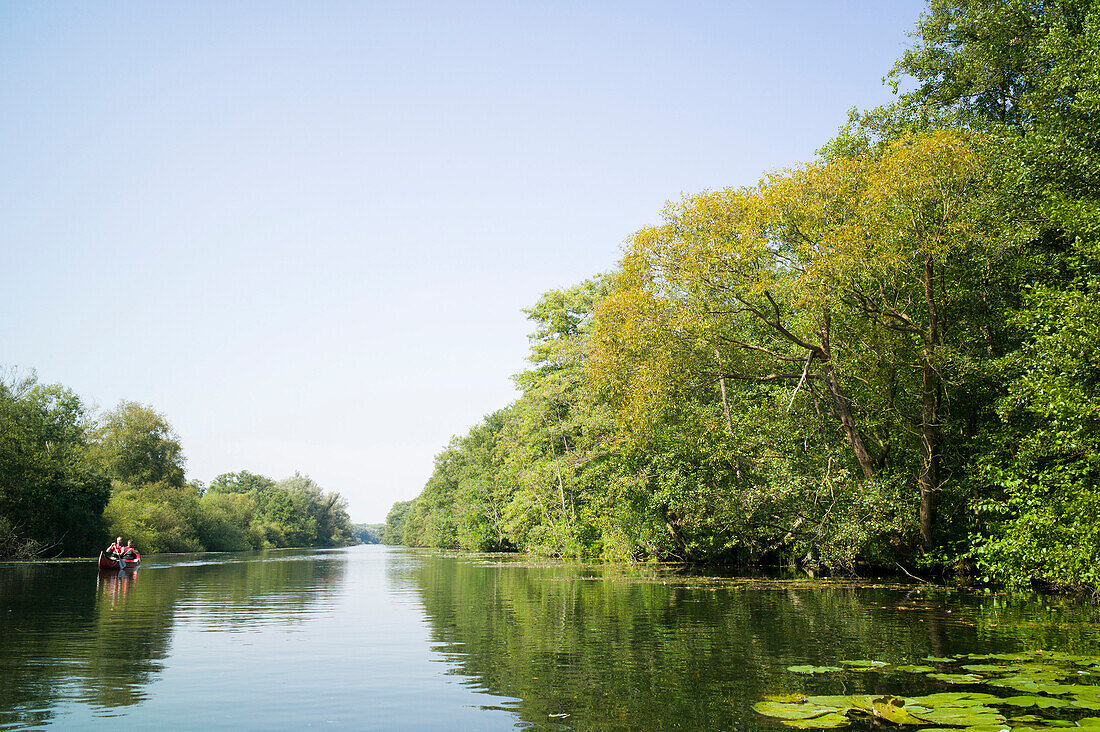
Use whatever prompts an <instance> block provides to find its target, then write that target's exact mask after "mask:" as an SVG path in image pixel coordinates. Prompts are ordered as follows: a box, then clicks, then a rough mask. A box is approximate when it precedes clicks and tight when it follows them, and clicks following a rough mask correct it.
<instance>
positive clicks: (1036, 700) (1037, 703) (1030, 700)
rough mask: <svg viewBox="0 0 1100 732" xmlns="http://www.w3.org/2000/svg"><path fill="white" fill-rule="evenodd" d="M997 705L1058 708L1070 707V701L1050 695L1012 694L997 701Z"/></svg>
mask: <svg viewBox="0 0 1100 732" xmlns="http://www.w3.org/2000/svg"><path fill="white" fill-rule="evenodd" d="M995 704H996V705H997V706H1001V705H1002V704H1008V705H1011V706H1014V707H1038V708H1039V709H1058V708H1061V707H1068V706H1069V702H1067V701H1062V700H1061V699H1052V698H1050V697H1049V696H1010V697H1007V698H1005V699H1001V700H1000V701H998V702H995Z"/></svg>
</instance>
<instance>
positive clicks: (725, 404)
mask: <svg viewBox="0 0 1100 732" xmlns="http://www.w3.org/2000/svg"><path fill="white" fill-rule="evenodd" d="M714 358H715V360H716V361H718V388H719V389H721V391H722V411H723V412H725V414H726V429H728V430H729V432H730V434H731V435H732V434H733V419H732V418H731V417H730V403H729V400H728V399H726V374H725V373H724V372H723V371H722V354H721V352H720V351H719V350H718V346H715V347H714ZM740 472H741V471H738V473H740ZM737 477H738V478H740V477H741V476H740V475H738V476H737Z"/></svg>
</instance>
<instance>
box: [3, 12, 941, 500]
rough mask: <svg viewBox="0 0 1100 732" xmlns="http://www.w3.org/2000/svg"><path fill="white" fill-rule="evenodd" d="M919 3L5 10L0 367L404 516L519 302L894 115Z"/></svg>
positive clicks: (500, 378) (485, 395)
mask: <svg viewBox="0 0 1100 732" xmlns="http://www.w3.org/2000/svg"><path fill="white" fill-rule="evenodd" d="M922 8H923V3H920V2H913V1H910V0H873V1H872V0H865V1H862V2H856V1H850V2H849V1H843V2H842V1H840V0H837V1H836V2H826V1H824V0H819V1H811V0H805V1H804V2H793V1H787V2H782V1H780V2H772V3H758V2H752V3H750V2H685V3H655V2H654V3H650V2H602V3H601V2H586V3H581V2H384V3H383V2H354V3H352V2H349V3H341V2H321V3H306V2H299V3H281V2H186V3H174V4H170V3H162V2H123V3H110V4H98V3H75V2H74V3H63V2H55V3H18V2H10V1H3V0H0V107H2V108H3V110H4V114H2V115H0V248H2V255H3V256H2V259H0V314H2V317H0V365H3V366H6V367H17V368H20V369H32V368H33V369H36V370H37V371H38V374H39V377H40V379H41V380H42V381H45V382H50V383H52V382H60V383H63V384H65V385H67V386H69V387H71V388H73V389H74V390H76V391H77V392H78V393H79V394H81V395H82V396H83V397H84V398H85V399H86V400H87V401H88V402H89V403H91V404H95V405H99V406H100V407H102V408H110V407H112V406H114V405H115V404H116V403H117V402H118V401H119V400H120V399H130V400H136V401H140V402H143V403H146V404H151V405H153V406H154V407H155V408H157V409H158V410H159V411H161V412H162V413H164V414H165V415H166V416H167V418H168V419H169V421H170V422H171V423H172V424H173V425H174V426H175V428H176V430H177V432H178V433H179V435H180V437H181V441H182V443H183V446H184V451H185V454H186V456H187V460H188V463H187V471H188V476H189V477H191V478H198V479H201V480H204V481H209V480H210V479H211V478H213V477H214V476H216V475H218V474H220V473H223V472H230V471H237V470H242V469H247V470H251V471H253V472H260V473H264V474H267V475H271V476H273V477H276V478H280V477H285V476H286V475H289V474H291V473H293V472H294V471H295V470H299V471H301V472H303V473H306V474H309V475H311V476H312V477H313V478H314V479H315V480H317V481H318V482H319V483H320V484H321V485H322V486H323V487H324V488H326V489H329V490H338V491H340V492H341V493H343V494H344V495H345V496H346V497H347V498H348V499H349V502H350V509H351V514H352V517H353V518H355V519H356V520H361V521H381V520H383V519H384V518H385V514H386V512H387V510H388V509H389V507H390V505H391V504H392V503H393V502H394V501H395V500H407V499H409V498H412V497H413V496H415V495H416V494H417V493H418V492H419V490H420V488H421V487H422V485H423V483H424V481H425V480H426V479H427V478H428V476H429V475H430V474H431V469H432V457H433V455H434V454H435V453H437V452H438V451H439V450H440V449H442V447H443V446H444V445H445V444H446V443H447V441H448V440H449V438H450V436H451V435H453V434H457V433H463V432H465V431H466V430H467V429H468V428H469V427H470V426H471V425H473V424H474V423H476V422H477V421H478V420H479V419H480V418H481V416H482V415H484V414H486V413H488V412H490V411H493V410H495V409H498V408H500V407H502V406H504V405H506V404H507V403H508V402H510V401H511V400H513V399H514V398H515V397H516V393H515V392H514V390H513V386H512V382H511V379H510V375H511V374H513V373H515V372H517V371H519V370H521V369H523V368H524V357H525V355H526V351H527V342H526V337H525V336H526V334H527V333H528V332H529V330H530V327H529V323H527V322H526V320H525V317H524V315H523V313H522V311H521V309H522V308H524V307H527V306H529V305H531V304H533V303H534V302H535V301H536V300H537V299H538V297H539V295H540V294H541V293H542V292H544V291H546V290H549V289H553V288H559V287H566V286H569V285H571V284H573V283H576V282H579V281H581V280H583V279H586V278H587V277H590V276H591V275H593V274H595V273H597V272H601V271H607V270H609V269H611V268H613V267H614V266H615V263H616V261H617V259H618V257H619V255H620V252H621V246H622V241H623V240H624V239H625V238H626V237H628V236H629V235H630V234H631V232H633V231H634V230H636V229H638V228H640V227H642V226H645V225H647V224H650V223H655V222H656V221H658V220H659V214H660V209H661V206H662V205H663V203H664V202H665V201H667V200H670V199H676V198H679V196H680V195H681V194H682V193H692V192H697V191H700V190H703V189H715V188H724V187H727V186H740V185H746V184H752V183H754V182H755V181H756V180H757V179H758V178H759V177H760V175H761V174H762V173H763V172H764V171H766V170H769V169H774V168H781V167H784V166H788V165H792V164H794V163H797V162H799V161H805V160H808V159H810V158H811V157H812V155H813V153H814V150H815V149H816V148H818V147H820V146H821V144H822V143H824V142H825V141H827V140H828V139H829V138H830V137H831V136H832V135H833V134H834V133H835V131H836V130H837V128H838V127H839V126H840V125H841V124H842V123H843V122H844V121H845V119H846V117H847V110H848V109H849V108H851V107H853V106H858V107H870V106H874V105H877V104H881V103H885V102H888V101H889V100H890V98H891V97H890V93H889V90H888V89H887V88H886V87H885V86H883V84H882V82H881V79H882V77H883V75H884V74H885V73H886V72H887V71H888V70H889V68H890V66H891V65H892V63H893V61H894V59H896V58H897V57H898V56H899V55H900V53H901V52H902V51H903V50H904V48H905V47H906V44H907V42H908V39H907V37H906V34H907V33H908V32H909V31H910V29H912V28H913V25H914V23H915V21H916V19H917V16H918V15H919V13H920V11H921V9H922Z"/></svg>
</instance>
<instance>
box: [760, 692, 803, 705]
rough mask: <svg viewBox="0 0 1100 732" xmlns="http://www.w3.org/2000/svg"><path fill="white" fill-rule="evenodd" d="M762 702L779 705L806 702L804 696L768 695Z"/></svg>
mask: <svg viewBox="0 0 1100 732" xmlns="http://www.w3.org/2000/svg"><path fill="white" fill-rule="evenodd" d="M764 701H769V702H779V703H780V704H801V703H802V702H804V701H807V699H806V695H805V694H769V695H767V696H766V697H764Z"/></svg>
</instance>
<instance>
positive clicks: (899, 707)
mask: <svg viewBox="0 0 1100 732" xmlns="http://www.w3.org/2000/svg"><path fill="white" fill-rule="evenodd" d="M871 711H872V713H873V714H874V715H875V716H876V717H878V718H879V719H885V720H886V721H887V722H893V723H894V724H920V723H921V722H922V721H923V720H920V719H917V718H916V717H914V716H913V715H912V714H910V713H909V712H908V711H906V709H905V699H902V698H901V697H897V696H882V697H878V698H877V699H874V700H872V702H871Z"/></svg>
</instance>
